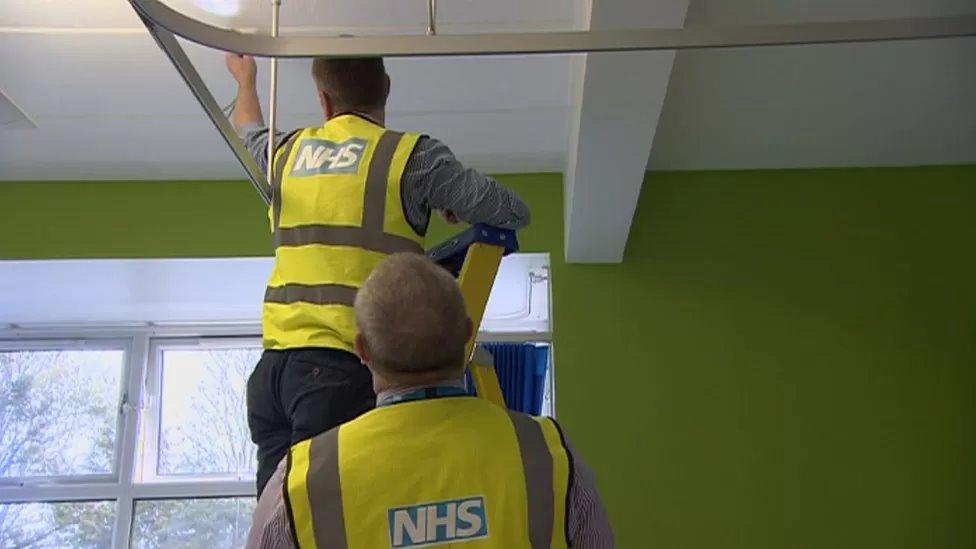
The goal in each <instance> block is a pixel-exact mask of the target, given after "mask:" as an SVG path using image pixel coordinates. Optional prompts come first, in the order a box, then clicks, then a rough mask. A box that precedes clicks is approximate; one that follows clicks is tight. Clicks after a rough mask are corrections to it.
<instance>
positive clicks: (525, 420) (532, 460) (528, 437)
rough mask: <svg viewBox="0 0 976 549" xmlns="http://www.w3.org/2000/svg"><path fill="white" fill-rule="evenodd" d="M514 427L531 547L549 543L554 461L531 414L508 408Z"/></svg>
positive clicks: (552, 509) (553, 507)
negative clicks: (527, 510)
mask: <svg viewBox="0 0 976 549" xmlns="http://www.w3.org/2000/svg"><path fill="white" fill-rule="evenodd" d="M508 417H509V418H511V420H512V425H513V426H514V427H515V437H516V438H518V443H519V452H520V453H521V454H522V468H523V469H524V470H525V495H526V499H527V501H528V507H529V517H528V519H529V543H530V545H531V546H532V548H533V549H541V548H548V547H550V546H551V545H552V524H553V520H554V519H553V517H554V515H553V513H555V505H556V502H555V501H553V497H554V495H553V484H552V474H553V464H552V455H551V454H550V453H549V446H548V445H547V444H546V439H545V436H544V435H543V434H542V426H541V425H539V424H538V423H537V422H536V421H535V420H534V419H532V418H531V417H529V416H527V415H524V414H520V413H518V412H513V411H511V410H509V411H508Z"/></svg>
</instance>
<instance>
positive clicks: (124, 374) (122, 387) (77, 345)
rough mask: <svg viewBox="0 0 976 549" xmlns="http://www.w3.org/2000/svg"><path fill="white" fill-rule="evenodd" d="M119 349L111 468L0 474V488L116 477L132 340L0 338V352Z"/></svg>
mask: <svg viewBox="0 0 976 549" xmlns="http://www.w3.org/2000/svg"><path fill="white" fill-rule="evenodd" d="M78 350H85V351H122V364H121V365H120V368H121V371H120V372H119V387H118V393H117V394H116V398H115V401H116V406H115V409H116V414H115V416H116V417H115V437H114V439H115V440H114V441H113V448H112V459H111V468H110V470H109V471H108V472H107V473H91V474H73V475H31V476H20V477H0V487H4V486H36V485H45V484H52V483H54V484H91V483H96V484H97V483H112V482H115V481H116V480H117V479H118V478H119V474H120V471H121V467H122V461H123V453H124V447H123V438H124V429H125V417H124V411H123V408H124V407H125V405H126V400H127V399H128V394H129V391H128V388H129V376H130V374H131V373H132V369H131V368H130V366H131V365H130V358H131V356H132V341H131V339H127V338H116V337H105V338H35V339H21V340H13V339H7V338H2V339H0V352H32V351H33V352H43V351H78Z"/></svg>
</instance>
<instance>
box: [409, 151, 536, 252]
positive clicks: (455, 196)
mask: <svg viewBox="0 0 976 549" xmlns="http://www.w3.org/2000/svg"><path fill="white" fill-rule="evenodd" d="M401 183H402V193H403V196H402V198H403V207H404V210H405V211H406V214H407V220H408V221H410V224H411V225H412V226H413V228H414V229H415V230H417V231H418V232H419V233H420V234H424V233H425V232H426V229H427V221H428V220H429V219H430V212H431V210H441V211H449V212H452V213H453V214H454V215H456V216H457V217H458V218H459V219H460V220H461V221H464V222H466V223H472V224H474V223H487V224H489V225H494V226H496V227H502V228H505V229H521V228H522V227H525V226H526V225H528V224H529V221H530V218H529V207H528V206H527V205H526V204H525V202H524V201H522V199H521V198H519V196H518V195H517V194H515V191H512V190H511V189H508V188H506V187H503V186H502V185H499V184H498V182H496V181H495V180H494V179H492V178H491V177H488V176H486V175H483V174H481V173H479V172H478V171H476V170H473V169H471V168H465V167H464V166H463V165H462V164H461V163H460V162H459V161H458V159H457V158H455V156H454V153H453V152H451V149H449V148H448V147H447V145H445V144H444V143H442V142H441V141H439V140H437V139H434V138H432V137H427V136H423V137H421V138H420V140H419V141H417V145H416V147H414V150H413V154H411V155H410V158H409V159H408V160H407V166H406V169H405V170H404V172H403V178H402V180H401Z"/></svg>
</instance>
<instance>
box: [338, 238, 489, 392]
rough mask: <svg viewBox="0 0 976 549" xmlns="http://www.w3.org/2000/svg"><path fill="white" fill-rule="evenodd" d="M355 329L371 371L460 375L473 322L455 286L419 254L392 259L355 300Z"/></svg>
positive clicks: (386, 262)
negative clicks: (446, 371) (434, 372)
mask: <svg viewBox="0 0 976 549" xmlns="http://www.w3.org/2000/svg"><path fill="white" fill-rule="evenodd" d="M356 325H357V327H358V328H359V333H360V335H361V336H362V339H363V340H364V341H363V342H364V345H365V347H366V351H367V353H368V354H369V358H370V360H371V362H372V365H373V367H375V368H377V369H379V370H380V371H388V372H401V373H420V372H432V371H437V370H450V369H458V370H460V369H461V368H462V366H463V365H464V347H465V344H466V343H467V339H468V333H469V326H470V321H469V320H468V314H467V310H466V309H465V305H464V297H462V296H461V291H460V289H459V288H458V285H457V282H456V281H455V280H454V277H452V276H451V274H450V273H448V272H447V271H446V270H444V269H443V268H442V267H440V266H439V265H437V264H435V263H434V262H432V261H430V260H429V259H427V258H426V257H424V256H422V255H420V254H412V253H401V254H395V255H392V256H390V257H389V258H388V259H386V260H385V261H384V262H383V263H381V264H380V266H379V267H377V268H376V269H375V270H374V271H373V273H372V274H371V275H370V276H369V278H368V279H367V280H366V283H365V284H364V285H363V287H362V288H360V290H359V292H358V293H357V295H356Z"/></svg>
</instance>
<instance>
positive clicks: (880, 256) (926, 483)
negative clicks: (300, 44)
mask: <svg viewBox="0 0 976 549" xmlns="http://www.w3.org/2000/svg"><path fill="white" fill-rule="evenodd" d="M502 179H503V181H504V182H506V183H509V184H511V185H513V186H515V187H517V188H518V190H519V191H520V192H522V193H523V195H524V196H525V197H526V199H527V200H528V201H529V202H530V203H531V204H532V206H533V215H534V218H535V223H534V225H533V227H531V228H530V229H528V230H526V231H525V232H524V233H523V234H522V235H521V239H522V242H523V249H525V250H528V251H550V252H552V253H553V285H554V286H553V292H554V303H555V335H556V347H555V352H556V361H557V372H558V374H557V386H558V410H559V416H560V419H561V421H562V422H563V423H564V424H565V425H566V427H567V430H568V432H569V434H570V436H571V438H572V439H573V440H574V442H575V444H576V445H577V446H578V447H579V449H580V450H581V452H582V453H583V454H584V456H585V457H586V459H587V461H588V462H589V463H590V464H591V466H592V467H593V468H594V469H595V470H596V471H597V473H598V475H599V479H600V486H601V490H602V491H603V493H604V497H605V499H606V501H607V504H608V506H609V508H610V511H611V515H612V519H613V522H614V525H615V528H616V530H617V534H618V541H619V546H620V547H624V548H643V547H662V548H685V547H687V548H713V547H722V548H743V549H755V548H770V549H774V548H775V549H779V548H784V547H790V548H792V547H803V548H807V547H810V548H837V547H844V548H884V549H890V548H919V547H939V548H956V547H958V548H964V547H965V548H969V547H974V546H976V528H974V526H973V517H976V284H974V281H976V258H974V254H973V251H972V250H973V248H974V243H976V166H970V167H955V168H917V169H916V168H903V169H856V170H810V171H765V172H702V173H694V172H685V173H653V174H649V175H648V177H647V180H646V182H645V185H644V191H643V194H642V197H641V202H640V204H639V207H638V211H637V215H636V217H635V221H634V227H633V230H632V234H631V238H630V242H629V244H628V248H627V257H626V261H625V262H624V264H622V265H615V266H585V265H566V264H564V263H563V262H562V261H561V259H560V256H561V251H562V221H561V220H562V197H561V186H560V184H559V183H560V180H559V177H558V176H557V175H535V176H510V177H503V178H502ZM0 203H2V204H4V205H5V206H6V209H5V210H6V211H5V215H4V216H2V217H0V231H2V232H0V234H4V235H6V236H5V237H3V239H2V240H0V257H5V258H12V257H16V258H24V257H150V256H152V257H160V256H210V255H225V256H234V255H263V254H267V253H268V252H269V239H268V237H267V235H266V233H265V229H266V226H265V224H264V222H263V217H262V216H263V212H262V209H261V208H260V207H259V204H258V202H257V200H256V199H255V198H253V196H252V195H251V194H250V189H249V187H248V186H247V185H246V184H244V183H240V182H203V183H199V182H185V183H184V182H180V183H158V184H145V183H136V184H132V183H104V184H79V183H28V184H11V183H3V184H0ZM446 234H448V231H447V229H445V228H444V227H443V226H441V225H437V226H435V227H434V229H433V231H432V235H433V236H435V237H441V236H444V235H446ZM432 240H433V239H432Z"/></svg>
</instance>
